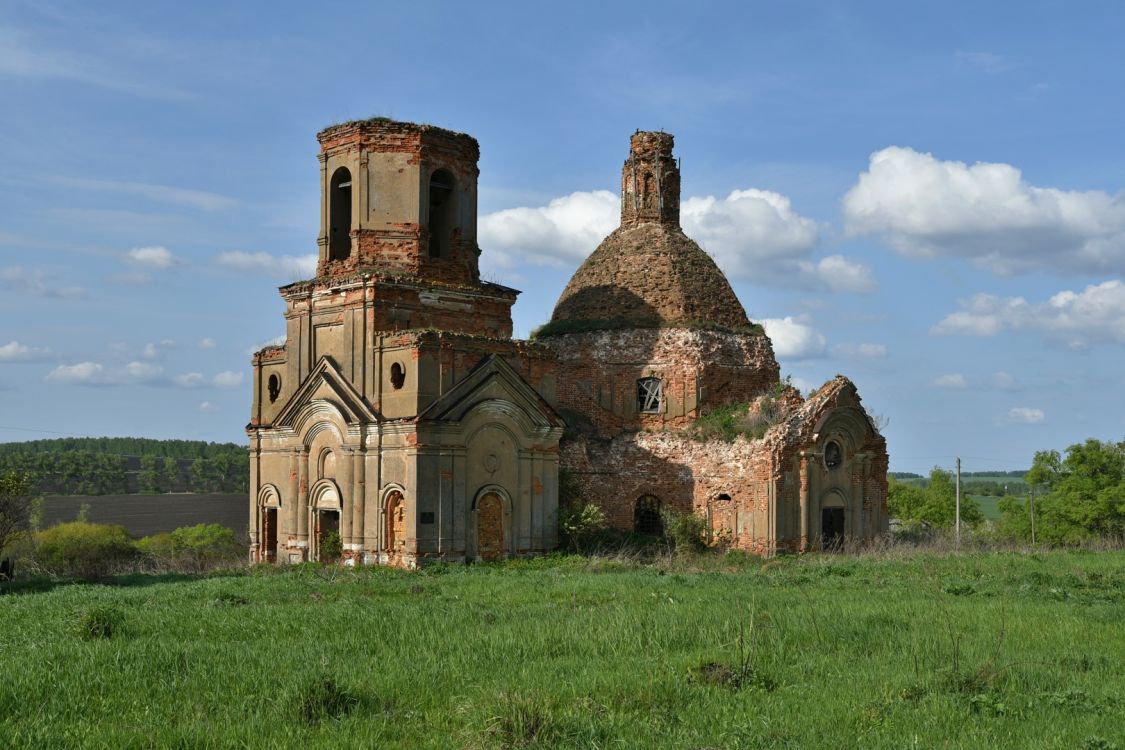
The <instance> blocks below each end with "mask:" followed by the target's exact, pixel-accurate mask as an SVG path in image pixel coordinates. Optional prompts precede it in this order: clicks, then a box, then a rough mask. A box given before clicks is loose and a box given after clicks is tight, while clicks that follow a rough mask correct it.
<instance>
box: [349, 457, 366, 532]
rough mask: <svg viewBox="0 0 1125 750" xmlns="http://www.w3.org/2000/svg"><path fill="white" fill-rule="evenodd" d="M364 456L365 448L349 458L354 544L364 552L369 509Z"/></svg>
mask: <svg viewBox="0 0 1125 750" xmlns="http://www.w3.org/2000/svg"><path fill="white" fill-rule="evenodd" d="M363 456H364V453H363V448H357V449H356V450H354V451H352V454H351V456H349V458H350V459H351V461H352V486H351V487H350V488H349V490H350V491H351V493H352V542H353V543H354V544H355V545H356V550H359V551H362V550H363V539H364V535H365V533H366V530H365V529H364V528H363V514H364V511H365V509H366V507H367V495H366V488H367V483H366V481H364V471H365V470H366V467H365V465H364V461H363Z"/></svg>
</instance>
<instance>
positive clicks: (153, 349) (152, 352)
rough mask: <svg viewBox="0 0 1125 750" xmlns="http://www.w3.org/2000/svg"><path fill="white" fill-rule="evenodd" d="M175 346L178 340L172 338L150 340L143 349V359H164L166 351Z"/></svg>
mask: <svg viewBox="0 0 1125 750" xmlns="http://www.w3.org/2000/svg"><path fill="white" fill-rule="evenodd" d="M175 348H176V342H175V341H173V340H172V339H162V340H161V341H150V342H149V343H147V344H145V345H144V347H143V348H142V349H141V359H162V358H163V357H164V352H165V351H167V350H168V349H175Z"/></svg>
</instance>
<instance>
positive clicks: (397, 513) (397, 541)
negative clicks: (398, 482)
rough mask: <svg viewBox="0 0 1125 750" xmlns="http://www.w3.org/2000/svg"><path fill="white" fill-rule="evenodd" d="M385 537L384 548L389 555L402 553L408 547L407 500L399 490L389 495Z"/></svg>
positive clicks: (385, 508)
mask: <svg viewBox="0 0 1125 750" xmlns="http://www.w3.org/2000/svg"><path fill="white" fill-rule="evenodd" d="M384 513H385V516H384V518H385V537H384V539H383V548H384V549H385V550H386V551H387V553H388V554H394V553H397V552H400V551H401V550H402V548H403V547H404V546H406V498H404V497H403V496H402V493H401V492H399V491H398V490H392V491H391V492H390V493H388V494H387V500H386V503H385V506H384Z"/></svg>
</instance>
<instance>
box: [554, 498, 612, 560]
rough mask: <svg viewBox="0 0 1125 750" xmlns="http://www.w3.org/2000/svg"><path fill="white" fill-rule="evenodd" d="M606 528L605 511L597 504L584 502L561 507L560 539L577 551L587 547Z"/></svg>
mask: <svg viewBox="0 0 1125 750" xmlns="http://www.w3.org/2000/svg"><path fill="white" fill-rule="evenodd" d="M605 528H606V519H605V511H603V510H602V509H601V508H599V507H598V506H597V505H593V504H592V503H586V502H582V503H581V504H579V505H577V506H575V507H567V506H564V507H561V508H559V537H560V541H561V542H563V543H564V544H566V545H567V546H568V547H569V548H570V549H572V550H574V551H576V552H577V551H579V550H582V549H585V548H586V547H587V545H589V543H590V542H591V541H592V540H593V539H594V538H595V537H597V536H598V534H600V533H601V532H602V531H604V530H605Z"/></svg>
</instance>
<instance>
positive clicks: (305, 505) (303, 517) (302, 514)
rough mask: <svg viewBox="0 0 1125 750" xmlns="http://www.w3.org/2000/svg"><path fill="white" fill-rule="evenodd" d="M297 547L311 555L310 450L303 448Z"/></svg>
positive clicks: (298, 501) (298, 466)
mask: <svg viewBox="0 0 1125 750" xmlns="http://www.w3.org/2000/svg"><path fill="white" fill-rule="evenodd" d="M296 505H297V546H298V547H301V548H302V550H303V554H304V555H305V556H306V559H308V553H309V449H308V448H307V447H305V446H303V445H302V446H301V449H300V454H299V455H298V456H297V503H296Z"/></svg>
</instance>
